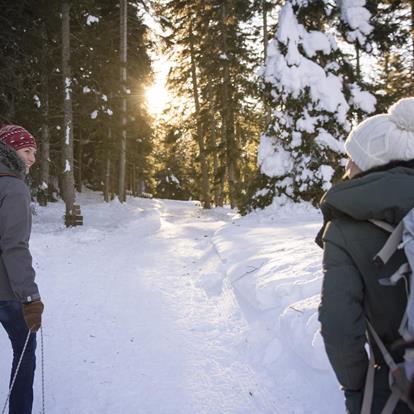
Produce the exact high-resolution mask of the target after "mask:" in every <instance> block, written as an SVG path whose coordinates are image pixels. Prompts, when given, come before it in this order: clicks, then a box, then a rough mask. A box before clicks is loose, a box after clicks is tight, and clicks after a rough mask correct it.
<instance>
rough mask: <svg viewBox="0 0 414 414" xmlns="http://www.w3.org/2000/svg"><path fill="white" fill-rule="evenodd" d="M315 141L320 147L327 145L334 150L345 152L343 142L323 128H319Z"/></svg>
mask: <svg viewBox="0 0 414 414" xmlns="http://www.w3.org/2000/svg"><path fill="white" fill-rule="evenodd" d="M315 141H316V143H317V144H318V145H320V146H321V147H328V148H330V149H331V150H333V151H335V152H340V153H345V148H344V143H343V142H340V141H338V140H337V139H335V138H334V137H333V136H332V135H331V134H330V133H328V132H326V131H325V130H324V129H322V128H321V129H320V130H319V134H318V136H317V137H316V138H315Z"/></svg>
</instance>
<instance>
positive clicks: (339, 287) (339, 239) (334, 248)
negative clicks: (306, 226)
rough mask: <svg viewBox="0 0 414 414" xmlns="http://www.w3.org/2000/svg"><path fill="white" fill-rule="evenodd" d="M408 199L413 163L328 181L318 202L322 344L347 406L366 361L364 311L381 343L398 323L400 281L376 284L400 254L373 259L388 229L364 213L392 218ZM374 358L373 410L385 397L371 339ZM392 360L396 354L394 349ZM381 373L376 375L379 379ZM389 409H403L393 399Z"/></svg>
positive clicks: (357, 392) (353, 406)
mask: <svg viewBox="0 0 414 414" xmlns="http://www.w3.org/2000/svg"><path fill="white" fill-rule="evenodd" d="M413 207H414V169H411V168H406V167H396V168H392V169H390V170H387V171H381V172H372V173H370V174H367V175H365V176H363V177H360V178H354V179H352V180H350V181H346V182H342V183H340V184H338V185H336V186H334V187H332V188H331V189H330V190H329V191H328V192H327V194H326V195H325V196H324V198H323V199H322V202H321V209H322V212H323V215H324V221H325V226H324V231H323V234H322V240H323V247H324V256H323V285H322V295H321V304H320V308H319V320H320V322H321V333H322V336H323V340H324V343H325V348H326V352H327V355H328V358H329V360H330V362H331V365H332V367H333V369H334V371H335V374H336V376H337V378H338V381H339V383H340V384H341V386H342V387H343V389H344V391H345V396H346V405H347V410H348V411H347V412H349V413H352V414H354V413H355V414H357V413H359V411H360V405H361V399H362V394H363V389H364V382H365V377H366V373H367V368H368V357H367V352H366V349H365V345H366V325H365V318H368V319H369V320H370V321H371V323H372V324H373V326H374V328H375V330H376V331H377V333H378V334H379V336H380V337H381V339H382V340H383V342H384V343H385V345H386V346H387V347H390V346H391V344H392V343H393V342H394V341H395V340H397V339H399V338H400V336H399V334H398V328H399V325H400V323H401V319H402V316H403V313H404V310H405V305H406V293H405V287H404V281H403V280H400V282H399V283H398V284H397V286H394V287H393V286H383V285H381V284H380V283H379V282H378V281H379V279H381V278H385V277H389V276H390V275H391V274H393V273H394V272H395V271H396V270H397V269H398V268H399V266H400V265H401V264H402V263H404V262H405V261H406V259H405V256H404V253H403V252H402V251H398V252H397V253H395V254H394V256H393V257H392V258H391V260H390V261H389V262H388V264H387V265H385V266H383V267H378V266H376V265H375V264H374V262H373V257H374V256H375V254H376V253H378V251H379V250H380V249H381V247H382V246H383V245H384V243H385V241H386V240H387V238H388V236H389V233H387V232H386V231H384V230H382V229H380V228H378V227H376V226H375V225H373V224H371V223H370V222H369V221H368V220H370V219H377V220H384V221H386V222H388V223H390V224H392V225H396V224H397V223H398V222H399V221H400V220H401V219H402V218H403V217H404V215H405V214H406V213H407V212H408V211H409V210H410V209H411V208H413ZM374 355H375V360H376V363H377V364H378V365H379V367H381V368H379V369H378V370H377V378H376V382H375V387H376V394H375V396H374V407H376V408H375V409H373V411H372V412H373V413H374V412H380V409H381V406H382V405H383V403H384V402H385V400H386V398H387V394H388V393H389V391H388V385H387V372H388V368H387V367H386V366H385V363H384V361H383V358H382V355H381V353H380V351H379V350H378V349H377V348H376V347H375V345H374ZM394 357H395V359H396V360H397V361H401V359H402V356H401V355H399V354H395V353H394ZM379 378H381V379H379ZM396 412H399V413H400V412H401V413H403V412H410V411H407V408H406V406H405V405H404V406H402V404H400V405H399V409H398V411H396Z"/></svg>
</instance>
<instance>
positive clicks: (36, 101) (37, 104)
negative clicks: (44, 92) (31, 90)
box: [33, 95, 42, 108]
mask: <svg viewBox="0 0 414 414" xmlns="http://www.w3.org/2000/svg"><path fill="white" fill-rule="evenodd" d="M33 100H34V102H35V105H36V107H37V108H40V107H41V106H42V103H41V101H40V98H39V96H38V95H33Z"/></svg>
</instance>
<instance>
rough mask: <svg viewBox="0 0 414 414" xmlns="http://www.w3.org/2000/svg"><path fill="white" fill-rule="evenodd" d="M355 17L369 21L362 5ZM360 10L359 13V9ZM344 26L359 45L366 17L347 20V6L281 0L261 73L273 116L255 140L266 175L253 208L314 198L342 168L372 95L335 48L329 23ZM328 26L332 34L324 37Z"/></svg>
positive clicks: (367, 29)
mask: <svg viewBox="0 0 414 414" xmlns="http://www.w3.org/2000/svg"><path fill="white" fill-rule="evenodd" d="M362 9H363V10H361V15H365V16H366V17H367V18H369V13H368V11H367V10H366V9H364V8H362ZM362 12H364V13H362ZM340 25H348V28H351V29H352V30H347V31H346V33H347V39H348V41H356V42H358V44H359V45H360V46H364V42H365V36H366V35H367V34H369V32H370V30H371V28H370V25H369V22H368V21H367V20H366V19H365V20H361V21H359V22H352V24H351V25H350V23H349V21H348V19H347V10H344V9H338V8H330V7H329V6H328V4H327V3H325V2H323V1H287V2H286V3H285V5H284V6H283V8H282V10H281V12H280V17H279V22H278V30H277V33H276V36H275V39H274V40H273V41H272V42H271V43H270V45H269V48H268V58H267V61H266V65H265V68H264V71H263V77H264V80H265V84H266V90H267V96H268V99H269V105H270V106H271V108H272V110H273V112H272V120H271V124H270V127H269V128H268V130H267V131H266V133H265V134H263V136H262V137H261V142H260V148H259V155H258V162H259V164H260V168H261V172H262V173H263V174H264V175H265V177H261V178H259V185H261V186H262V187H261V190H260V191H259V192H257V193H256V195H255V196H254V197H253V201H252V203H251V206H252V207H264V206H265V205H268V204H269V203H271V202H272V200H273V199H274V197H279V196H282V195H283V196H284V197H288V198H290V199H292V200H295V201H299V200H306V201H311V202H313V203H317V202H318V201H319V198H320V196H321V195H322V192H323V191H326V190H327V189H328V188H329V187H330V185H331V182H332V179H334V177H335V176H337V175H338V174H339V173H340V169H341V168H342V167H341V159H342V158H343V157H344V152H343V146H342V143H343V140H344V138H345V137H346V135H347V133H348V132H349V130H350V127H351V121H352V120H353V118H354V117H355V116H356V114H357V113H358V111H363V112H365V113H369V112H372V111H374V109H375V99H374V97H373V96H372V95H370V94H369V93H368V92H364V91H363V90H362V88H361V86H360V85H359V84H358V83H357V79H356V77H355V74H354V68H353V67H352V66H351V64H350V62H349V59H348V58H347V56H346V54H345V53H344V52H343V51H342V50H341V49H340V48H339V47H338V42H337V40H336V39H335V37H334V36H333V34H332V28H334V27H338V30H337V36H338V33H339V32H340V29H339V26H340ZM328 28H330V29H331V30H330V31H331V34H327V29H328Z"/></svg>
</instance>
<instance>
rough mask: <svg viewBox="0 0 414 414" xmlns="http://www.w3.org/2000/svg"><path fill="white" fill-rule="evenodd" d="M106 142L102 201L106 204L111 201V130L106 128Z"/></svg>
mask: <svg viewBox="0 0 414 414" xmlns="http://www.w3.org/2000/svg"><path fill="white" fill-rule="evenodd" d="M107 139H108V142H107V149H106V162H105V173H104V175H105V179H104V200H105V201H106V202H107V203H108V202H109V201H110V200H111V194H110V193H111V157H110V151H109V146H110V144H111V141H112V130H111V128H108V138H107Z"/></svg>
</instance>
